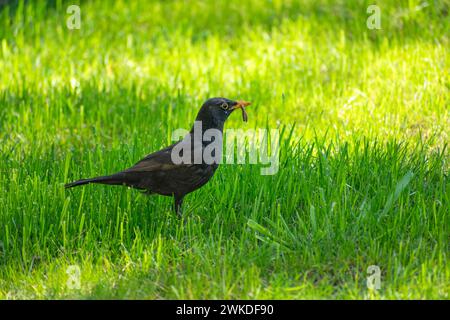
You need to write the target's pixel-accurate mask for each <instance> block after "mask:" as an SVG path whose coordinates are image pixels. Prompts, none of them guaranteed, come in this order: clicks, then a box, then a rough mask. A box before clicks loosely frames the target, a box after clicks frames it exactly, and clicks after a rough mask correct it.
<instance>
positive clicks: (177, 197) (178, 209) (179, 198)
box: [173, 194, 184, 217]
mask: <svg viewBox="0 0 450 320" xmlns="http://www.w3.org/2000/svg"><path fill="white" fill-rule="evenodd" d="M173 197H174V200H175V206H174V209H175V212H176V213H177V214H178V215H179V216H180V217H181V215H182V211H181V205H182V204H183V198H184V196H180V195H176V194H175V195H174V196H173Z"/></svg>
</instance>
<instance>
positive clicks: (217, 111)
mask: <svg viewBox="0 0 450 320" xmlns="http://www.w3.org/2000/svg"><path fill="white" fill-rule="evenodd" d="M249 105H250V102H247V101H243V100H240V101H234V100H230V99H227V98H211V99H208V100H206V101H205V103H203V105H202V107H201V109H200V111H199V112H198V115H197V119H196V121H202V122H203V123H204V124H205V125H207V124H211V126H221V125H223V123H224V122H225V121H226V120H227V119H228V117H229V115H230V114H231V113H232V112H233V111H234V110H237V109H241V110H242V118H243V120H244V121H247V113H246V112H245V107H247V106H249Z"/></svg>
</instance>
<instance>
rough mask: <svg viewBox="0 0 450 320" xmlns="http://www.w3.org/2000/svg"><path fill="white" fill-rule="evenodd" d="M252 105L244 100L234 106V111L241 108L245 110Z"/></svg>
mask: <svg viewBox="0 0 450 320" xmlns="http://www.w3.org/2000/svg"><path fill="white" fill-rule="evenodd" d="M251 104H252V103H251V102H248V101H244V100H239V101H238V102H237V104H236V105H235V106H233V108H232V109H233V110H234V109H239V108H245V107H247V106H249V105H251Z"/></svg>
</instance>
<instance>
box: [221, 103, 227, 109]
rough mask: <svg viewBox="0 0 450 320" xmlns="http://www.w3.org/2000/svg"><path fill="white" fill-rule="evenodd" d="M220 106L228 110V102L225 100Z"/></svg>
mask: <svg viewBox="0 0 450 320" xmlns="http://www.w3.org/2000/svg"><path fill="white" fill-rule="evenodd" d="M220 107H221V108H222V109H223V110H228V103H226V102H223V103H222V104H221V105H220Z"/></svg>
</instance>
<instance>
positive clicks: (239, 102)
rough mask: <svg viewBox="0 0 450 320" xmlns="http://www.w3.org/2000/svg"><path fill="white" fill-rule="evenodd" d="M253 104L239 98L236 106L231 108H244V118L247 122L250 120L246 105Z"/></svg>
mask: <svg viewBox="0 0 450 320" xmlns="http://www.w3.org/2000/svg"><path fill="white" fill-rule="evenodd" d="M249 105H251V103H250V102H247V101H244V100H239V101H238V102H237V103H236V105H235V106H233V108H231V110H235V109H239V108H240V109H241V110H242V120H244V121H245V122H247V120H248V116H247V112H246V111H245V107H247V106H249Z"/></svg>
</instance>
